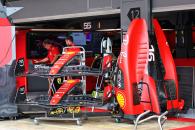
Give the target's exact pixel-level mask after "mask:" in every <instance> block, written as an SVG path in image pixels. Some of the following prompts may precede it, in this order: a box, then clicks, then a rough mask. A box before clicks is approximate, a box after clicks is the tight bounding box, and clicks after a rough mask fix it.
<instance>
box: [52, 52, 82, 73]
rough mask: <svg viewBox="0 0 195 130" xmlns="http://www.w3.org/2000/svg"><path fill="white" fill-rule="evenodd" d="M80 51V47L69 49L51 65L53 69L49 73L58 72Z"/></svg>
mask: <svg viewBox="0 0 195 130" xmlns="http://www.w3.org/2000/svg"><path fill="white" fill-rule="evenodd" d="M79 52H80V50H79V49H77V50H74V51H73V50H72V51H67V52H65V54H63V55H62V56H61V57H60V58H59V59H58V60H57V61H56V62H55V63H54V65H53V66H52V67H51V70H50V72H49V74H52V75H54V74H57V73H58V72H59V71H60V69H61V68H62V67H63V66H64V65H65V64H66V63H67V62H68V61H70V60H71V59H72V58H73V57H74V56H76V55H77V54H78V53H79Z"/></svg>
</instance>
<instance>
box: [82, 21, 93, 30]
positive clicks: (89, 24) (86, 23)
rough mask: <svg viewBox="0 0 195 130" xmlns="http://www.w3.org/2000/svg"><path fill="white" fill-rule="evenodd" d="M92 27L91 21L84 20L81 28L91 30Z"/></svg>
mask: <svg viewBox="0 0 195 130" xmlns="http://www.w3.org/2000/svg"><path fill="white" fill-rule="evenodd" d="M91 29H92V23H91V22H84V23H83V30H91Z"/></svg>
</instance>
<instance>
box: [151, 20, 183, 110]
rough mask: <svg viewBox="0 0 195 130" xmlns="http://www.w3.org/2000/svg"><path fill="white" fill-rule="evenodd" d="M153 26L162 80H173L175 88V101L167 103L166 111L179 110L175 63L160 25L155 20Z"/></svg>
mask: <svg viewBox="0 0 195 130" xmlns="http://www.w3.org/2000/svg"><path fill="white" fill-rule="evenodd" d="M153 25H154V31H155V34H156V39H157V43H158V48H159V52H160V56H161V59H162V63H163V65H164V68H165V76H164V80H173V81H174V82H175V87H176V94H177V99H176V100H168V101H167V110H170V109H171V108H181V107H182V106H180V105H182V104H181V103H179V96H178V79H177V72H176V67H175V63H174V60H173V57H172V54H171V51H170V48H169V45H168V42H167V40H166V37H165V35H164V33H163V30H162V29H161V27H160V24H159V23H158V21H157V20H156V19H154V20H153ZM182 102H183V101H182ZM172 104H173V105H172ZM183 105H184V104H183Z"/></svg>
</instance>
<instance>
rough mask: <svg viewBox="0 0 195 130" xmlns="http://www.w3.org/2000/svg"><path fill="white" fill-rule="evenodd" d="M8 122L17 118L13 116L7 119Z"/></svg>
mask: <svg viewBox="0 0 195 130" xmlns="http://www.w3.org/2000/svg"><path fill="white" fill-rule="evenodd" d="M9 119H10V120H17V117H16V116H13V117H9Z"/></svg>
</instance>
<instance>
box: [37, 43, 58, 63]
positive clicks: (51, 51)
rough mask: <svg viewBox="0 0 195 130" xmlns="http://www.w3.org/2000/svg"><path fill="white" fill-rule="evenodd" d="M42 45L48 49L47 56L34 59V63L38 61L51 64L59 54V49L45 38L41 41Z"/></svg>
mask: <svg viewBox="0 0 195 130" xmlns="http://www.w3.org/2000/svg"><path fill="white" fill-rule="evenodd" d="M43 47H44V48H45V49H47V51H48V54H47V56H46V57H45V58H43V59H41V60H34V63H35V64H38V63H47V64H53V63H54V62H55V61H56V59H57V57H58V55H60V51H59V49H58V47H56V46H54V45H53V42H52V41H51V40H49V39H45V40H44V41H43Z"/></svg>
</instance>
